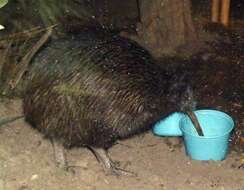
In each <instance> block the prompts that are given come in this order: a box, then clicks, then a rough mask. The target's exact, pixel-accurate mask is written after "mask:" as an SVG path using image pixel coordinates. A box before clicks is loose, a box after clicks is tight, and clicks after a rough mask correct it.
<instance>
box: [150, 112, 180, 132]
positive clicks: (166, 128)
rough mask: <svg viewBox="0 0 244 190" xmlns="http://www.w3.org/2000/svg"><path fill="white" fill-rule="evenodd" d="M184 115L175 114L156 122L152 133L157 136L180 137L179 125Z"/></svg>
mask: <svg viewBox="0 0 244 190" xmlns="http://www.w3.org/2000/svg"><path fill="white" fill-rule="evenodd" d="M183 115H184V114H183V113H180V112H175V113H172V114H171V115H169V116H168V117H166V118H163V119H162V120H160V121H158V122H157V123H156V124H155V125H154V127H153V133H154V134H155V135H158V136H182V131H181V130H180V127H179V123H180V120H181V118H182V116H183Z"/></svg>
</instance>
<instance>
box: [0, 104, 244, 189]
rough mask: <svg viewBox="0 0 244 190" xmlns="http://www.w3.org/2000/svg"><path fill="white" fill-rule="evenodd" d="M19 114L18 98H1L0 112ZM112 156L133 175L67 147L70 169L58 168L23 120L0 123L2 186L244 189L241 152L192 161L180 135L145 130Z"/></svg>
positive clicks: (47, 144) (115, 149) (114, 149)
mask: <svg viewBox="0 0 244 190" xmlns="http://www.w3.org/2000/svg"><path fill="white" fill-rule="evenodd" d="M20 114H21V101H20V100H12V101H2V102H1V103H0V117H1V118H6V117H9V116H15V115H20ZM109 153H110V156H111V157H112V158H113V159H114V160H115V161H119V162H120V166H121V167H122V168H125V169H126V170H129V171H133V172H135V173H136V174H137V176H136V177H126V176H122V177H116V176H110V175H105V174H104V173H103V170H102V168H101V167H100V165H99V163H98V162H97V160H96V158H95V157H94V156H93V154H92V153H91V152H90V151H89V150H87V149H82V148H75V149H71V150H68V151H67V152H66V154H67V158H68V163H69V165H70V166H76V167H74V168H73V169H71V170H69V171H64V170H61V169H59V168H57V167H56V165H55V162H54V157H53V152H52V146H51V143H50V141H49V140H47V139H44V138H43V137H42V135H41V134H40V133H38V132H37V131H36V130H34V129H32V128H31V127H30V126H29V125H28V124H27V123H25V122H24V120H23V119H19V120H17V121H15V122H12V123H10V124H7V125H4V126H2V127H1V128H0V190H71V189H72V190H78V189H79V190H81V189H82V190H96V189H97V190H98V189H99V190H108V189H113V190H120V189H121V190H122V189H123V190H127V189H128V190H129V189H133V190H136V189H140V190H141V189H148V190H150V189H153V190H157V189H160V190H164V189H168V190H180V189H181V190H188V189H189V190H191V189H192V190H193V189H194V190H204V189H206V190H207V189H208V190H212V189H213V190H243V189H244V169H243V167H241V166H242V164H244V154H241V153H237V152H235V151H233V152H230V153H229V155H228V157H227V159H226V160H224V161H218V162H214V161H208V162H206V161H194V160H191V159H189V158H188V157H187V156H186V155H185V152H184V146H183V145H180V146H179V141H178V139H175V138H162V137H157V136H154V135H153V134H152V132H151V131H149V132H148V133H146V134H143V135H140V136H136V137H134V138H132V139H129V140H126V141H122V142H120V143H119V144H117V145H115V146H113V147H112V148H111V149H110V151H109Z"/></svg>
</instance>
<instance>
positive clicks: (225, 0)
mask: <svg viewBox="0 0 244 190" xmlns="http://www.w3.org/2000/svg"><path fill="white" fill-rule="evenodd" d="M220 22H221V23H222V24H223V25H224V26H226V27H227V26H229V22H230V0H222V5H221V20H220Z"/></svg>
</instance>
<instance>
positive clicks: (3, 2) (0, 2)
mask: <svg viewBox="0 0 244 190" xmlns="http://www.w3.org/2000/svg"><path fill="white" fill-rule="evenodd" d="M7 3H8V0H0V8H2V7H4V6H5V5H6V4H7Z"/></svg>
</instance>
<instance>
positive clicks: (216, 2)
mask: <svg viewBox="0 0 244 190" xmlns="http://www.w3.org/2000/svg"><path fill="white" fill-rule="evenodd" d="M219 12H220V0H212V8H211V21H212V22H219V19H220V18H219Z"/></svg>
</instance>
